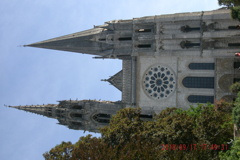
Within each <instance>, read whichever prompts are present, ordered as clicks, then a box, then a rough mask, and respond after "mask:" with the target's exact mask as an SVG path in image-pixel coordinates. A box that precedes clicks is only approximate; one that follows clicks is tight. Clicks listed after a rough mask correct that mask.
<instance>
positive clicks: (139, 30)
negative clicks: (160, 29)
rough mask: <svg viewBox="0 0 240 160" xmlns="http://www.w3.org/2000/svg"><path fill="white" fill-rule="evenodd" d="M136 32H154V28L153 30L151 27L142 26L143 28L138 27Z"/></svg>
mask: <svg viewBox="0 0 240 160" xmlns="http://www.w3.org/2000/svg"><path fill="white" fill-rule="evenodd" d="M136 32H138V33H144V32H152V30H151V29H144V28H141V29H137V30H136Z"/></svg>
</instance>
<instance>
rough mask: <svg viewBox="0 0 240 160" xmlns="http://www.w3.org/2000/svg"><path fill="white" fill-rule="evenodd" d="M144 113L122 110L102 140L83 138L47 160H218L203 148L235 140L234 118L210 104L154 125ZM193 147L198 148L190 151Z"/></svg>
mask: <svg viewBox="0 0 240 160" xmlns="http://www.w3.org/2000/svg"><path fill="white" fill-rule="evenodd" d="M140 113H141V110H140V109H139V108H135V109H134V108H125V109H122V110H121V111H119V112H118V113H117V114H116V115H115V116H113V117H112V119H111V121H110V124H109V126H106V127H104V128H102V129H100V132H101V133H102V137H101V138H95V137H91V136H86V137H81V138H80V139H79V141H78V142H77V143H76V144H74V145H71V144H70V145H68V146H67V145H65V144H64V145H63V146H61V145H58V146H56V147H55V148H53V149H51V150H50V152H47V153H45V155H44V157H45V158H46V159H47V158H49V160H50V159H51V158H52V159H54V158H55V159H61V158H62V159H64V158H65V159H67V158H69V159H92V160H95V159H106V160H108V159H112V160H115V159H116V160H121V159H122V160H125V159H128V160H142V159H148V160H155V159H170V160H172V159H173V160H174V159H176V160H177V159H218V151H215V150H209V149H208V150H203V149H201V147H199V146H200V144H202V143H204V144H225V143H226V142H227V141H229V139H231V138H232V130H233V128H232V126H233V125H232V124H231V114H229V113H227V112H224V110H220V111H219V110H215V108H214V106H213V105H210V104H208V105H198V106H197V107H190V108H189V109H188V110H183V109H177V108H167V109H165V110H163V111H162V112H161V113H160V114H158V115H155V116H154V119H153V120H152V121H144V120H142V119H141V118H140ZM182 144H184V145H185V147H184V146H183V145H182ZM189 144H196V145H198V147H197V148H196V149H191V148H190V147H188V148H187V147H186V146H187V145H189ZM181 145H182V147H181V148H179V146H181ZM174 146H175V147H174ZM66 151H68V152H66ZM55 152H56V153H55ZM66 153H69V154H66ZM66 155H68V157H66ZM61 156H62V157H61ZM64 156H65V157H64Z"/></svg>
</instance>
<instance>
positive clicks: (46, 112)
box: [9, 104, 58, 118]
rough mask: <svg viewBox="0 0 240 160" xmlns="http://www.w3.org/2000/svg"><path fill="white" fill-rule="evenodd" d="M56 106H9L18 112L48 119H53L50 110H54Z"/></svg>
mask: <svg viewBox="0 0 240 160" xmlns="http://www.w3.org/2000/svg"><path fill="white" fill-rule="evenodd" d="M57 106H58V105H57V104H47V105H44V104H43V105H26V106H9V107H11V108H16V109H19V110H23V111H27V112H31V113H35V114H39V115H43V116H47V117H50V118H55V117H53V114H52V110H53V108H56V107H57Z"/></svg>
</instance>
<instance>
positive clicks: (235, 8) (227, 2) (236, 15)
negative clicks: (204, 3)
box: [218, 0, 240, 21]
mask: <svg viewBox="0 0 240 160" xmlns="http://www.w3.org/2000/svg"><path fill="white" fill-rule="evenodd" d="M218 4H219V5H221V6H227V7H228V8H230V9H231V16H232V18H233V19H237V20H239V21H240V1H239V0H218Z"/></svg>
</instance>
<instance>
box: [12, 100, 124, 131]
mask: <svg viewBox="0 0 240 160" xmlns="http://www.w3.org/2000/svg"><path fill="white" fill-rule="evenodd" d="M9 107H11V108H16V109H20V110H23V111H27V112H31V113H35V114H39V115H43V116H46V117H49V118H54V119H57V120H58V121H59V123H58V124H60V125H65V126H67V127H68V128H70V129H75V130H86V131H92V132H98V128H99V127H103V126H106V125H107V124H108V123H109V120H110V118H111V116H112V115H114V114H116V112H117V111H118V110H119V109H121V108H124V107H125V106H124V105H123V104H122V103H120V102H110V101H95V100H80V101H79V100H64V101H59V104H47V105H31V106H9Z"/></svg>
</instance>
